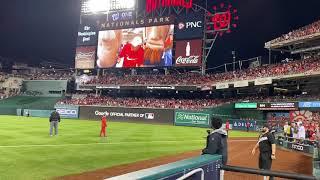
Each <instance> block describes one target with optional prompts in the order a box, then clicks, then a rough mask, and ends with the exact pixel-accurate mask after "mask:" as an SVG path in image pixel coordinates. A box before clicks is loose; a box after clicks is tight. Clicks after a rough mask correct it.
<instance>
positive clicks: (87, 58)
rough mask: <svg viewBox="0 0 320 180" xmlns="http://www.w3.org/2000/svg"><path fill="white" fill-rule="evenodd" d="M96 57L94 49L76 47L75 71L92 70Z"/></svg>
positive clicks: (93, 47) (92, 47)
mask: <svg viewBox="0 0 320 180" xmlns="http://www.w3.org/2000/svg"><path fill="white" fill-rule="evenodd" d="M95 57H96V47H95V46H86V47H77V49H76V57H75V68H76V69H93V68H94V62H95Z"/></svg>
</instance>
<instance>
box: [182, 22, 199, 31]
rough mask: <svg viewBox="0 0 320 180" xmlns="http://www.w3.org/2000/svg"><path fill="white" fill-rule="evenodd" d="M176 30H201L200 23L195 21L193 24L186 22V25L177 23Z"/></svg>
mask: <svg viewBox="0 0 320 180" xmlns="http://www.w3.org/2000/svg"><path fill="white" fill-rule="evenodd" d="M178 28H179V29H180V30H183V29H184V28H185V29H190V28H202V21H195V22H186V23H183V22H181V23H179V24H178Z"/></svg>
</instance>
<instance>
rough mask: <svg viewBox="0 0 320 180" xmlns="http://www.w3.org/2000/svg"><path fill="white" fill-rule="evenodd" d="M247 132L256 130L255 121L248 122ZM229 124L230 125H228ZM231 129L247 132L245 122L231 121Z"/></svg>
mask: <svg viewBox="0 0 320 180" xmlns="http://www.w3.org/2000/svg"><path fill="white" fill-rule="evenodd" d="M249 123H250V125H249V130H250V131H255V130H256V128H255V127H256V123H255V121H249ZM230 124H231V123H230ZM232 129H233V130H242V131H245V130H247V121H246V120H232Z"/></svg>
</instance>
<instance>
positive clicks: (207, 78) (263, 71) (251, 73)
mask: <svg viewBox="0 0 320 180" xmlns="http://www.w3.org/2000/svg"><path fill="white" fill-rule="evenodd" d="M319 71H320V59H319V58H311V59H305V60H297V61H292V62H288V63H282V64H272V65H267V66H260V67H256V68H249V69H245V70H239V71H235V72H226V73H218V74H208V75H204V76H202V75H200V74H198V73H185V74H178V75H177V74H169V75H116V74H107V75H105V76H100V77H99V78H94V79H92V80H90V81H88V82H86V83H85V84H93V85H97V84H104V85H212V84H215V83H224V82H232V81H241V80H254V79H256V78H257V77H258V78H264V77H278V76H285V75H295V74H301V73H304V74H303V75H308V74H312V73H313V72H319Z"/></svg>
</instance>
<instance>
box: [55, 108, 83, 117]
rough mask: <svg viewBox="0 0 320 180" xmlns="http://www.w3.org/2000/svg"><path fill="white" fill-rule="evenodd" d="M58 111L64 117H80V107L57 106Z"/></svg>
mask: <svg viewBox="0 0 320 180" xmlns="http://www.w3.org/2000/svg"><path fill="white" fill-rule="evenodd" d="M56 110H57V112H58V113H59V114H60V116H61V117H62V118H78V112H79V110H78V109H75V108H57V109H56Z"/></svg>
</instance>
